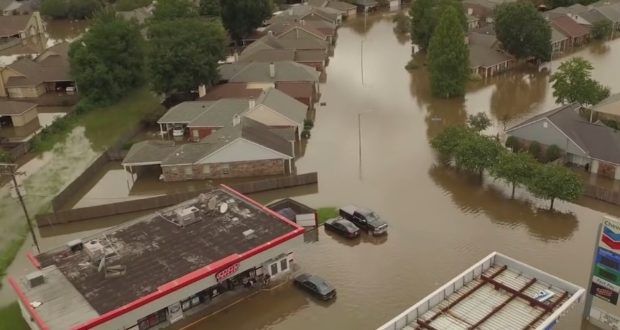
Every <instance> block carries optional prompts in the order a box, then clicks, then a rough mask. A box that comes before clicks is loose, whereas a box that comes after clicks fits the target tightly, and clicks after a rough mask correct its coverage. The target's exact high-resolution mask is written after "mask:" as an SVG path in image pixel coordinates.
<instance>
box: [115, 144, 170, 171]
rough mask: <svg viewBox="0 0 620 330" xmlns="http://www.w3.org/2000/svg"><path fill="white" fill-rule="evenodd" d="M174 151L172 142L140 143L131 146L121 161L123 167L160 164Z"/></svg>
mask: <svg viewBox="0 0 620 330" xmlns="http://www.w3.org/2000/svg"><path fill="white" fill-rule="evenodd" d="M176 149H177V146H175V144H174V142H173V141H160V140H149V141H141V142H138V143H135V144H134V145H132V146H131V148H130V149H129V152H128V153H127V156H125V159H123V165H127V166H130V165H140V164H141V165H147V164H161V162H162V161H163V160H164V159H165V158H166V157H168V156H169V155H170V154H171V153H172V152H174V151H175V150H176Z"/></svg>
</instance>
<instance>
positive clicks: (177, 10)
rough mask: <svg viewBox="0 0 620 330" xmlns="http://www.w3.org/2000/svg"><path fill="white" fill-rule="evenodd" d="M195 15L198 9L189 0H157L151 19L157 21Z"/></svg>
mask: <svg viewBox="0 0 620 330" xmlns="http://www.w3.org/2000/svg"><path fill="white" fill-rule="evenodd" d="M196 16H198V11H197V10H196V7H195V6H194V4H193V3H192V2H191V1H190V0H158V1H157V4H156V5H155V10H154V11H153V17H152V18H151V20H152V22H159V21H166V20H173V19H177V18H187V17H196Z"/></svg>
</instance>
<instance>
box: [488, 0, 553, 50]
mask: <svg viewBox="0 0 620 330" xmlns="http://www.w3.org/2000/svg"><path fill="white" fill-rule="evenodd" d="M495 32H496V34H497V39H498V40H499V41H500V42H501V43H502V46H503V47H504V49H505V50H506V51H508V52H509V53H510V54H512V55H514V56H515V57H517V58H519V59H527V58H530V57H534V58H536V59H538V60H541V61H549V60H550V59H551V51H552V48H551V27H550V26H549V23H548V22H547V21H546V20H545V18H544V17H543V16H542V15H541V14H540V13H539V12H538V11H537V10H536V8H535V7H534V5H532V4H531V3H529V2H512V3H504V4H502V5H500V6H498V7H497V9H496V10H495Z"/></svg>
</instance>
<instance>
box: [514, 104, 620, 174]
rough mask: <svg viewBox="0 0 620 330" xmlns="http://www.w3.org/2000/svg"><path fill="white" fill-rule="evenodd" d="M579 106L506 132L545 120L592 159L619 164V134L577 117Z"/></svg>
mask: <svg viewBox="0 0 620 330" xmlns="http://www.w3.org/2000/svg"><path fill="white" fill-rule="evenodd" d="M580 109H581V105H579V104H577V103H573V104H569V105H565V106H562V107H559V108H557V109H553V110H551V111H547V112H545V113H542V114H539V115H537V116H534V117H532V118H530V119H528V120H525V121H524V122H522V123H520V124H518V125H516V126H514V127H511V128H510V129H508V130H507V132H510V131H513V130H516V129H519V128H521V127H523V126H526V125H529V124H531V123H533V122H535V121H538V120H540V119H542V118H547V119H548V120H549V121H551V122H552V123H553V124H554V125H555V126H557V127H558V129H560V130H561V131H562V132H563V133H564V134H566V136H568V137H569V138H570V139H571V140H572V141H573V142H574V143H575V144H577V145H578V146H579V147H580V148H581V149H583V150H584V151H585V152H586V153H587V154H588V155H590V156H591V157H592V158H596V159H600V160H603V161H608V162H612V163H615V164H620V134H618V133H617V132H615V131H614V130H613V129H612V128H610V127H607V126H605V125H601V124H596V123H589V122H588V121H587V120H585V119H584V118H582V117H581V116H580V115H579V110H580Z"/></svg>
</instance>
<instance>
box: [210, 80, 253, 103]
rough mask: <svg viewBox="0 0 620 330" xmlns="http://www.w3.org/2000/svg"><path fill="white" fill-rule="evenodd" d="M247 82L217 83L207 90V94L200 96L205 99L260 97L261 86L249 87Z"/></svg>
mask: <svg viewBox="0 0 620 330" xmlns="http://www.w3.org/2000/svg"><path fill="white" fill-rule="evenodd" d="M247 87H248V84H246V83H228V84H222V85H217V86H214V87H213V88H211V89H210V90H208V91H207V94H206V95H205V96H203V97H201V98H200V100H203V101H215V100H219V99H224V98H228V99H232V98H241V99H248V98H250V97H253V98H255V99H256V98H258V97H259V96H260V94H261V93H262V89H260V88H250V89H249V88H247Z"/></svg>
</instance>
